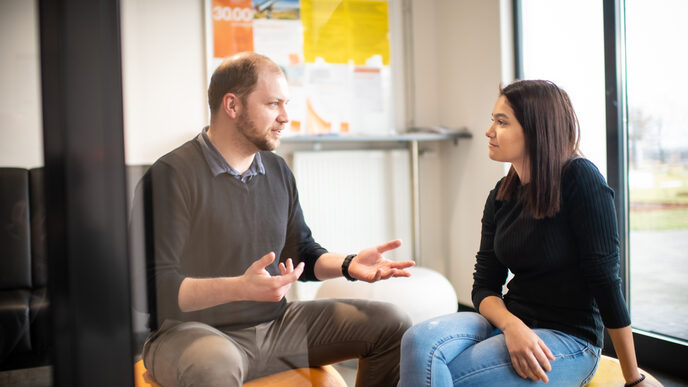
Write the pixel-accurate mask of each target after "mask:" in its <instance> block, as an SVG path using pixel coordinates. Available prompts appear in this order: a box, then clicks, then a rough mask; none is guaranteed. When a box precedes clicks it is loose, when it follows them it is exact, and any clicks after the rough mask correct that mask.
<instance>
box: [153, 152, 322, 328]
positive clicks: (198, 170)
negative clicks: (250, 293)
mask: <svg viewBox="0 0 688 387" xmlns="http://www.w3.org/2000/svg"><path fill="white" fill-rule="evenodd" d="M261 157H262V161H263V164H264V167H265V174H264V175H257V176H254V177H253V178H252V179H250V180H249V181H248V182H246V183H244V182H241V181H240V180H239V179H236V178H235V177H233V176H231V175H229V174H226V173H222V174H219V175H217V176H213V174H212V173H211V171H210V168H209V166H208V164H207V162H206V159H205V158H204V156H203V153H202V151H201V147H200V145H199V143H198V141H196V139H192V140H190V141H188V142H187V143H185V144H184V145H182V146H180V147H179V148H177V149H175V150H174V151H172V152H170V153H168V154H167V155H165V156H163V157H161V158H160V159H159V160H158V161H157V162H156V163H155V164H153V166H152V167H151V169H150V170H149V177H150V179H151V185H152V202H153V206H152V208H153V219H154V222H153V235H154V237H153V240H154V250H155V251H154V257H155V258H154V267H153V268H152V269H149V272H150V273H153V277H154V283H155V292H156V297H155V298H154V299H155V303H156V304H157V305H155V306H156V309H157V322H158V324H159V325H161V324H162V322H163V320H165V319H173V320H178V321H199V322H203V323H206V324H210V325H212V326H222V327H224V328H227V329H234V328H236V329H240V328H244V327H248V326H253V325H256V324H259V323H262V322H266V321H270V320H273V319H275V318H276V317H278V316H280V315H281V314H282V313H283V312H284V308H285V305H286V301H285V299H282V300H281V301H279V302H249V301H241V302H232V303H228V304H224V305H219V306H216V307H212V308H208V309H205V310H201V311H196V312H188V313H184V312H182V311H181V310H180V309H179V307H178V300H177V297H178V293H179V286H180V284H181V282H182V280H184V278H186V277H197V278H203V277H222V276H238V275H241V274H243V273H244V271H245V270H246V269H247V268H248V267H249V266H250V265H251V264H252V263H253V262H254V261H256V260H257V259H259V258H261V257H262V256H264V255H265V254H267V253H269V252H270V251H274V252H275V254H276V259H275V262H274V263H273V264H272V265H271V266H269V267H268V268H267V270H268V272H270V273H271V274H272V275H277V274H279V270H278V267H277V264H278V263H279V261H280V260H286V259H287V258H292V259H294V260H295V263H294V265H296V264H297V263H298V262H300V261H303V262H305V264H306V266H305V270H304V273H303V274H302V276H301V278H300V279H301V280H316V278H315V275H314V272H313V267H314V265H315V261H316V260H317V259H318V257H320V255H322V254H323V253H325V252H326V250H325V249H324V248H322V247H321V246H320V245H319V244H317V243H316V242H315V241H314V240H313V238H312V236H311V231H310V229H309V228H308V226H307V225H306V223H305V221H304V217H303V213H302V211H301V206H300V205H299V198H298V193H297V190H296V183H295V181H294V176H293V175H292V173H291V171H290V170H289V168H288V167H287V165H286V163H285V162H284V160H283V159H282V158H281V157H279V156H277V155H275V154H273V153H272V152H262V153H261ZM149 281H150V280H149Z"/></svg>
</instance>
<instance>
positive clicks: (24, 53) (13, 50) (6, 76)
mask: <svg viewBox="0 0 688 387" xmlns="http://www.w3.org/2000/svg"><path fill="white" fill-rule="evenodd" d="M39 74H40V62H39V46H38V8H37V6H36V2H35V1H26V0H2V1H0V166H3V167H20V168H33V167H38V166H42V165H43V131H42V128H43V122H42V119H43V118H42V115H41V92H40V76H39Z"/></svg>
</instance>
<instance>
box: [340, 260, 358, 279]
mask: <svg viewBox="0 0 688 387" xmlns="http://www.w3.org/2000/svg"><path fill="white" fill-rule="evenodd" d="M354 257H356V254H349V255H347V256H346V258H344V262H342V275H343V276H344V278H346V279H348V280H349V281H357V279H356V278H354V277H352V276H351V275H350V274H349V265H350V264H351V260H352V259H354Z"/></svg>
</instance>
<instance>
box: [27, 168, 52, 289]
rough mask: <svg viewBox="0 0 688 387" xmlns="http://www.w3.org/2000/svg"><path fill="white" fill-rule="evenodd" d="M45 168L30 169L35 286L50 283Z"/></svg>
mask: <svg viewBox="0 0 688 387" xmlns="http://www.w3.org/2000/svg"><path fill="white" fill-rule="evenodd" d="M43 187H44V185H43V168H34V169H32V170H30V171H29V198H30V202H31V205H30V210H31V270H32V275H33V278H32V280H33V287H34V288H44V287H46V286H47V285H48V259H47V255H46V249H45V246H46V243H47V242H46V239H45V193H44V192H43Z"/></svg>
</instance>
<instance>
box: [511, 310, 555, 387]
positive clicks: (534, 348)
mask: <svg viewBox="0 0 688 387" xmlns="http://www.w3.org/2000/svg"><path fill="white" fill-rule="evenodd" d="M502 331H503V332H504V339H505V341H506V347H507V349H508V350H509V356H511V364H512V365H513V367H514V370H516V373H517V374H518V375H519V376H520V377H522V378H524V379H526V378H530V379H532V380H534V381H538V380H542V381H543V382H545V383H547V382H548V381H549V378H548V377H547V372H549V371H551V370H552V366H551V365H550V364H549V361H550V360H554V355H552V352H551V351H550V350H549V348H547V345H545V343H544V342H543V341H542V340H541V339H540V337H538V335H536V334H535V332H533V330H532V329H530V328H528V326H527V325H525V324H524V323H523V322H522V321H520V320H518V319H515V320H513V321H512V322H511V323H510V325H508V326H507V327H505V329H503V330H502Z"/></svg>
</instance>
